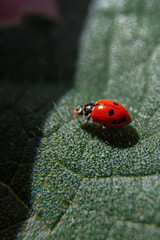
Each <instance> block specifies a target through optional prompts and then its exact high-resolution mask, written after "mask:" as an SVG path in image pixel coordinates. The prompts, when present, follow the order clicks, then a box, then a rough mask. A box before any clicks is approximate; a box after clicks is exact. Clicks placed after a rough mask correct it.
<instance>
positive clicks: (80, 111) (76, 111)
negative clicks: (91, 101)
mask: <svg viewBox="0 0 160 240" xmlns="http://www.w3.org/2000/svg"><path fill="white" fill-rule="evenodd" d="M77 114H78V115H83V106H78V107H74V116H73V117H72V118H75V117H76V115H77Z"/></svg>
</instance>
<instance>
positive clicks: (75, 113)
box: [69, 105, 78, 118]
mask: <svg viewBox="0 0 160 240" xmlns="http://www.w3.org/2000/svg"><path fill="white" fill-rule="evenodd" d="M69 107H71V108H74V116H73V117H72V118H75V117H76V115H77V114H78V113H77V112H76V107H75V106H73V105H69Z"/></svg>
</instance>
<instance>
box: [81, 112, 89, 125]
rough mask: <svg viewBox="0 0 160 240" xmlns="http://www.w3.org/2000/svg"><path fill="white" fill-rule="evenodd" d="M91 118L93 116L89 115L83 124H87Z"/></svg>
mask: <svg viewBox="0 0 160 240" xmlns="http://www.w3.org/2000/svg"><path fill="white" fill-rule="evenodd" d="M90 117H91V114H89V115H88V116H87V118H86V119H85V120H83V121H82V122H83V123H87V122H88V121H89V119H90Z"/></svg>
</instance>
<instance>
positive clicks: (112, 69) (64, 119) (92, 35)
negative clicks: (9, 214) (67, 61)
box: [19, 0, 160, 239]
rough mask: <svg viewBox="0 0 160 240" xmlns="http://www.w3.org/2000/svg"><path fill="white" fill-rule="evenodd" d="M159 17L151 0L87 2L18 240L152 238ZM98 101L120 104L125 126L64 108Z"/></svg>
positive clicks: (156, 232)
mask: <svg viewBox="0 0 160 240" xmlns="http://www.w3.org/2000/svg"><path fill="white" fill-rule="evenodd" d="M159 10H160V4H159V2H158V1H156V0H155V1H152V2H150V1H144V0H142V1H129V0H124V1H118V0H115V1H103V0H97V1H94V2H93V4H92V5H91V9H90V13H89V16H88V21H87V23H86V25H85V28H84V32H83V34H82V38H81V42H80V51H79V53H80V56H79V62H78V70H77V74H76V83H75V88H74V89H72V90H71V91H70V92H68V94H66V96H64V98H63V99H61V101H60V102H59V105H58V108H57V109H55V110H54V111H53V112H51V113H50V115H49V116H48V119H47V120H46V123H45V125H44V132H43V133H44V135H43V138H42V140H41V144H40V147H39V150H38V152H37V157H36V161H35V165H34V169H33V173H32V204H33V205H32V208H33V214H32V216H31V218H30V219H28V221H27V222H26V223H25V224H24V226H23V228H22V230H21V233H20V234H19V238H20V239H21V238H22V239H23V238H26V237H27V236H31V237H32V238H33V239H36V238H37V239H160V214H159V210H160V207H159V202H160V181H159V170H160V165H159V160H160V155H159V137H160V121H159V120H160V101H159V96H160V80H159V78H160V67H159V66H160V45H159V35H160V24H159V22H160V17H159ZM103 98H105V99H113V100H116V101H119V102H120V103H122V104H123V105H124V106H125V107H126V108H127V109H128V111H129V112H130V114H131V117H132V119H133V121H132V124H131V126H127V127H123V128H114V129H112V128H106V130H102V129H101V128H99V129H97V127H95V126H93V125H92V124H91V123H88V124H86V125H83V124H81V123H80V122H79V120H81V119H80V118H78V117H77V118H76V119H74V120H71V116H72V109H71V108H70V107H69V104H72V105H75V106H77V105H79V104H80V105H83V104H85V103H88V102H90V101H96V100H98V99H103Z"/></svg>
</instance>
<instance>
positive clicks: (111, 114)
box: [108, 109, 114, 117]
mask: <svg viewBox="0 0 160 240" xmlns="http://www.w3.org/2000/svg"><path fill="white" fill-rule="evenodd" d="M108 115H109V116H110V117H111V116H113V115H114V110H113V109H111V110H109V112H108Z"/></svg>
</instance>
